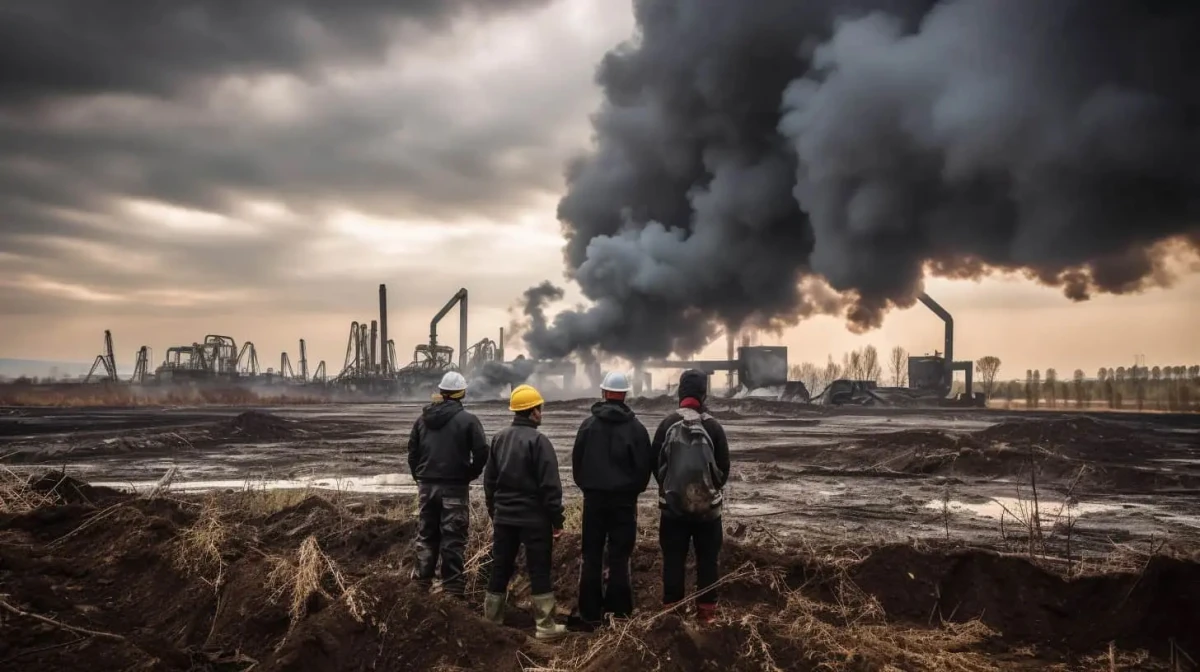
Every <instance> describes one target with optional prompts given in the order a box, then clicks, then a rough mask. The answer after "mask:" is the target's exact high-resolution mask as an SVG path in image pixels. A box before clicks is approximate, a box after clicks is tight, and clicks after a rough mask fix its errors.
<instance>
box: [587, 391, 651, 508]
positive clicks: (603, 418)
mask: <svg viewBox="0 0 1200 672" xmlns="http://www.w3.org/2000/svg"><path fill="white" fill-rule="evenodd" d="M654 455H655V454H654V453H653V452H652V451H651V446H650V433H649V432H647V431H646V427H645V426H644V425H642V423H641V422H640V421H639V420H638V419H637V416H636V415H635V414H634V412H633V411H632V410H630V408H629V407H628V406H626V405H625V404H624V403H623V402H620V401H598V402H596V403H595V404H593V405H592V415H591V417H589V418H588V419H586V420H584V421H583V424H581V425H580V426H579V432H578V433H576V434H575V447H574V449H573V450H572V451H571V474H572V476H574V478H575V485H578V486H579V489H580V490H582V491H583V494H584V496H587V495H596V494H603V495H627V496H628V497H629V499H630V500H636V499H637V496H638V495H640V494H641V493H642V492H644V491H645V490H646V486H647V485H648V484H649V483H650V472H651V471H652V470H653V469H654V465H655V462H654Z"/></svg>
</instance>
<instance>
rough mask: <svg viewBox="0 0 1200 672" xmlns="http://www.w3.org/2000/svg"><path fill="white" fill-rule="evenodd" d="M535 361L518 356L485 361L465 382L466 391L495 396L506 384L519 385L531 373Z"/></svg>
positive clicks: (482, 395)
mask: <svg viewBox="0 0 1200 672" xmlns="http://www.w3.org/2000/svg"><path fill="white" fill-rule="evenodd" d="M535 366H536V365H535V363H534V361H533V360H531V359H522V358H518V359H516V360H515V361H512V362H509V363H504V362H496V361H491V362H485V363H484V364H483V366H481V367H479V368H478V369H476V370H475V371H474V372H473V373H472V374H471V380H470V381H469V382H468V383H467V393H468V394H470V395H472V396H479V397H496V396H498V395H500V393H501V392H503V391H504V388H505V387H506V386H509V385H512V386H516V385H520V384H521V383H524V382H525V381H526V380H528V379H529V376H531V375H533V372H534V368H535Z"/></svg>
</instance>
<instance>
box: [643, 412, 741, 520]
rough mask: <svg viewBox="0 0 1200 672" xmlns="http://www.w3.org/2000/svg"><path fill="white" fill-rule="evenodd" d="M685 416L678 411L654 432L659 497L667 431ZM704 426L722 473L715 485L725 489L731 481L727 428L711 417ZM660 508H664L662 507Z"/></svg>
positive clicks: (656, 480)
mask: <svg viewBox="0 0 1200 672" xmlns="http://www.w3.org/2000/svg"><path fill="white" fill-rule="evenodd" d="M699 411H700V413H702V414H703V413H707V412H708V409H706V408H704V407H701V408H700V409H699ZM682 419H683V416H682V415H680V414H679V412H678V411H674V412H672V413H671V414H670V415H668V416H667V417H665V418H663V421H662V422H661V423H659V425H658V430H656V431H655V432H654V441H653V444H652V446H653V451H654V456H655V457H654V465H655V468H654V480H655V482H657V483H658V489H659V495H660V496H661V495H662V480H661V479H660V478H659V476H658V467H659V465H660V464H661V461H662V459H663V442H664V441H665V439H666V435H667V430H668V429H670V427H671V425H673V424H675V423H677V422H679V421H680V420H682ZM700 424H702V425H704V431H706V432H708V435H709V437H710V438H712V442H713V460H714V461H715V462H716V463H717V469H718V470H719V471H720V472H721V473H720V474H719V478H718V479H717V482H716V483H714V484H713V485H715V486H717V487H718V488H724V487H725V483H727V482H728V481H729V439H727V438H726V437H725V428H724V427H722V426H721V423H719V422H717V420H716V418H713V417H711V416H709V417H705V418H704V420H703V421H701V423H700ZM659 508H662V507H661V506H660V507H659Z"/></svg>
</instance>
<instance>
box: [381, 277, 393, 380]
mask: <svg viewBox="0 0 1200 672" xmlns="http://www.w3.org/2000/svg"><path fill="white" fill-rule="evenodd" d="M387 342H388V334H387V285H383V284H381V285H379V344H380V346H381V347H380V352H379V368H380V369H381V370H382V371H383V372H384V373H388V372H390V371H391V368H390V367H389V366H388V348H387Z"/></svg>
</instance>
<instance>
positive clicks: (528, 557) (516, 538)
mask: <svg viewBox="0 0 1200 672" xmlns="http://www.w3.org/2000/svg"><path fill="white" fill-rule="evenodd" d="M522 545H523V546H525V570H526V571H527V572H529V589H530V593H531V594H532V595H545V594H546V593H552V592H554V584H553V583H551V581H550V565H551V564H552V563H553V555H552V554H553V551H554V538H553V533H552V532H551V530H550V526H549V525H545V526H539V527H519V526H517V525H493V526H492V575H491V577H490V578H489V579H488V592H489V593H506V592H508V582H509V581H510V580H511V579H512V576H513V573H514V572H515V571H516V564H517V553H518V552H519V551H520V550H521V546H522Z"/></svg>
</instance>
